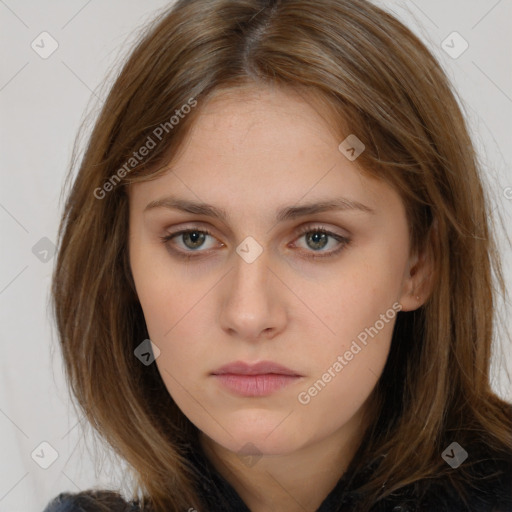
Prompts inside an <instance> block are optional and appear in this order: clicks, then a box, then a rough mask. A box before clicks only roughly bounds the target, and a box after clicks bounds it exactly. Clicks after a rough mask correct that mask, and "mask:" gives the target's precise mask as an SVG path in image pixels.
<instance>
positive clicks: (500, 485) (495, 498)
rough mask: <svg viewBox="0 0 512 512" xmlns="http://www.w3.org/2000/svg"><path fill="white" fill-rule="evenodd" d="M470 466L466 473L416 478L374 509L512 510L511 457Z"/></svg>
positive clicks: (406, 511)
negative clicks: (421, 479)
mask: <svg viewBox="0 0 512 512" xmlns="http://www.w3.org/2000/svg"><path fill="white" fill-rule="evenodd" d="M468 466H469V468H468V469H467V470H466V471H465V474H464V476H463V475H462V474H461V475H458V476H457V475H456V474H452V475H445V476H443V477H440V478H436V479H428V480H423V481H419V482H416V483H415V484H413V485H410V486H408V487H406V488H405V489H403V490H402V491H403V492H402V493H400V492H399V493H397V495H395V497H393V496H390V497H389V498H388V499H387V500H384V503H381V506H380V507H379V506H377V507H375V512H381V511H384V510H385V511H386V512H387V511H388V510H389V511H391V510H392V511H393V512H418V511H421V512H434V511H435V512H467V511H469V510H471V511H472V512H512V457H511V458H510V459H504V458H502V459H491V458H484V459H480V460H477V461H475V463H474V464H472V465H468ZM468 477H469V478H468ZM391 505H393V506H391Z"/></svg>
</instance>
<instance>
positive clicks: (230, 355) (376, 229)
mask: <svg viewBox="0 0 512 512" xmlns="http://www.w3.org/2000/svg"><path fill="white" fill-rule="evenodd" d="M198 108H201V114H200V116H199V117H198V119H197V120H196V122H195V124H194V126H193V129H192V131H191V133H190V135H189V138H188V139H187V141H186V144H185V145H184V147H183V148H182V151H180V153H179V154H178V156H177V158H176V159H175V161H174V162H172V163H171V165H170V172H169V173H166V174H165V175H163V176H161V177H159V178H157V179H155V180H153V181H148V182H144V183H138V184H135V185H133V186H132V187H131V189H130V191H129V196H130V227H129V251H130V262H131V268H132V272H133V276H134V281H135V285H136V289H137V293H138V296H139V300H140V302H141V305H142V309H143V311H144V316H145V319H146V323H147V326H148V332H149V335H150V338H151V340H152V341H153V343H154V344H155V345H156V346H158V348H159V349H160V351H161V353H160V355H159V357H158V358H157V359H156V364H157V366H158V369H159V371H160V374H161V376H162V379H163V381H164V383H165V385H166V387H167V389H168V390H169V393H170V394H171V396H172V397H173V399H174V400H175V401H176V403H177V404H178V406H179V407H180V408H181V410H182V411H183V412H184V414H185V415H186V416H187V417H188V418H189V419H190V420H191V421H192V422H193V423H194V424H195V425H196V426H197V427H198V428H199V429H200V430H201V432H202V434H201V442H202V445H203V447H204V449H205V451H206V453H207V454H208V456H209V457H210V459H211V460H212V462H213V463H214V465H215V466H216V467H217V468H218V470H219V471H220V472H221V473H222V474H223V475H224V476H225V477H226V478H227V480H228V481H230V483H231V484H232V485H233V486H234V487H235V489H236V490H237V492H238V493H239V494H240V496H241V497H242V499H243V500H244V501H245V502H246V503H247V505H248V506H249V507H250V508H251V510H253V511H260V510H261V511H263V510H287V511H292V512H293V511H294V510H304V509H306V510H315V509H316V508H317V507H318V506H319V505H320V503H321V501H322V500H323V498H324V497H325V496H326V495H327V494H328V493H329V491H330V490H331V489H332V488H333V487H334V485H335V484H336V482H337V480H338V479H339V478H340V477H341V475H342V474H343V472H344V470H345V468H346V467H347V465H348V463H349V461H350V459H351V458H352V456H353V455H354V453H355V450H356V448H357V445H358V442H359V439H360V435H361V434H362V430H363V428H364V426H365V425H366V423H365V420H364V419H363V413H364V412H365V408H366V404H367V400H368V397H369V395H370V393H371V391H372V390H373V388H374V386H375V384H376V382H377V380H378V378H379V376H380V374H381V372H382V370H383V367H384V364H385V362H386V358H387V355H388V352H389V348H390V342H391V335H392V330H393V325H394V322H395V320H394V319H393V320H391V321H388V322H387V323H385V325H384V327H383V328H382V329H380V330H379V332H378V335H376V336H374V337H373V338H369V339H368V343H367V345H366V346H362V349H361V350H360V351H359V352H358V353H357V354H356V355H354V356H353V358H352V359H351V360H350V361H347V364H346V366H344V367H343V369H342V371H340V372H338V373H336V372H335V375H336V376H335V377H333V378H331V379H330V381H329V382H328V383H327V384H326V385H325V387H324V388H323V389H322V390H321V391H320V392H318V393H317V394H316V395H315V396H313V397H311V399H310V401H309V402H308V403H307V404H303V403H300V402H299V400H298V395H299V393H301V392H303V391H305V390H306V391H307V390H308V389H309V388H310V387H311V386H312V384H313V383H314V382H315V381H317V380H318V379H320V378H322V375H323V374H325V373H326V372H327V370H328V369H329V368H332V367H333V364H334V363H335V361H337V358H338V356H340V355H341V356H343V354H345V352H346V351H347V350H349V348H350V346H351V343H352V342H353V340H355V339H357V336H358V335H359V334H360V333H361V332H362V331H364V330H365V328H369V327H371V326H374V325H375V324H376V321H377V320H379V319H380V318H381V315H382V314H385V313H386V312H387V311H388V310H390V308H391V309H392V306H393V304H396V303H400V305H401V308H402V310H404V311H408V310H412V309H416V308H417V307H419V306H420V305H421V303H422V301H423V300H424V297H425V294H424V291H425V290H424V289H421V286H420V283H421V282H422V281H424V277H425V275H426V273H427V269H426V264H425V263H424V261H423V259H422V258H421V257H420V255H416V254H411V251H410V244H409V234H408V224H407V219H406V215H405V209H404V206H403V203H402V200H401V198H400V197H399V195H398V194H397V192H396V191H394V190H393V189H392V188H391V187H390V186H388V185H387V184H385V183H384V182H381V181H377V180H374V179H370V178H368V177H366V176H365V175H363V174H362V173H361V171H360V170H358V167H357V165H356V164H357V161H356V162H351V161H349V160H348V159H347V158H346V157H345V156H344V155H343V154H342V153H341V152H340V151H339V150H338V145H339V144H340V142H341V139H339V137H336V136H335V135H334V133H333V131H332V130H331V129H330V127H329V126H328V125H327V124H326V121H325V119H326V118H327V115H326V113H322V112H320V111H318V110H316V109H315V108H313V106H312V105H311V104H310V103H309V102H307V101H305V100H304V98H302V97H301V96H298V95H297V94H295V93H292V92H291V91H288V90H282V89H270V88H262V87H256V86H255V87H249V88H245V89H239V90H236V91H231V92H230V93H229V94H219V95H216V96H215V97H213V99H211V100H210V101H209V102H207V103H206V104H199V106H198ZM170 195H173V196H176V197H179V198H182V199H187V200H191V201H199V202H206V203H210V204H213V205H215V206H217V207H218V208H223V209H224V210H225V211H226V214H227V221H226V222H224V221H221V220H220V219H215V218H212V217H208V216H205V215H199V214H191V213H184V212H180V211H178V210H174V209H169V208H165V207H155V208H150V209H148V210H146V211H144V210H145V208H146V206H147V205H148V204H149V203H151V202H152V201H157V200H161V199H163V198H165V197H168V196H170ZM338 197H344V198H347V199H350V200H351V201H357V202H359V203H362V204H363V205H365V206H367V207H368V208H371V209H372V210H373V213H369V212H366V211H361V210H346V211H329V212H324V213H317V214H310V215H307V216H304V217H300V218H296V219H290V220H286V221H283V222H279V223H277V222H276V221H275V218H274V216H275V212H276V211H277V210H278V209H280V208H284V207H287V206H298V205H302V204H305V203H310V202H319V201H324V200H328V199H334V198H338ZM303 226H307V227H308V228H310V230H309V232H310V233H311V234H310V235H307V234H300V233H299V232H298V228H300V227H303ZM319 227H324V228H325V229H327V230H328V231H332V232H333V233H335V234H336V235H339V236H341V237H346V238H348V239H349V240H350V241H349V243H348V244H346V245H344V246H343V245H342V244H340V242H337V241H336V239H334V238H333V237H329V238H327V239H324V240H322V239H319V240H318V239H316V240H315V239H314V238H311V237H312V236H313V235H314V234H315V231H314V230H315V229H318V228H319ZM180 229H192V230H193V229H196V230H204V229H208V230H209V231H210V232H211V233H212V235H206V237H205V239H204V241H203V245H201V241H199V242H197V240H195V241H193V240H190V239H187V238H186V237H183V236H182V235H178V236H177V237H175V238H174V239H172V240H171V241H168V242H167V243H166V244H165V243H163V242H162V240H161V238H160V237H164V236H166V235H168V234H171V233H173V232H177V231H179V230H180ZM249 236H250V237H252V238H253V239H254V240H255V241H257V243H258V244H259V246H260V247H261V248H262V249H263V252H262V253H261V254H260V255H259V256H258V257H257V258H256V259H255V260H254V261H253V262H252V263H247V262H246V261H245V260H244V259H243V258H242V257H241V256H239V254H238V253H237V252H236V248H237V247H238V246H239V245H240V244H241V243H242V241H244V240H245V239H246V237H249ZM194 247H198V248H197V249H195V250H194ZM339 247H342V249H341V251H340V252H338V253H337V254H333V255H332V256H330V257H329V256H328V257H324V258H320V257H319V258H317V259H312V258H308V255H309V256H311V255H315V254H327V253H329V252H331V251H335V250H336V249H338V248H339ZM172 248H174V249H175V250H176V251H179V250H180V249H181V251H183V252H187V251H188V253H187V254H189V255H190V254H191V255H192V258H191V259H190V260H185V259H182V258H179V257H178V256H176V255H175V254H174V253H173V252H172ZM422 286H423V285H422ZM418 295H420V300H418V299H417V296H418ZM360 345H361V344H360ZM237 360H242V361H246V362H251V363H253V362H257V361H261V360H270V361H274V362H277V363H280V364H282V365H284V366H287V367H288V368H290V369H293V370H295V371H296V372H297V373H299V374H300V375H301V376H302V377H301V379H299V380H298V381H296V382H294V383H292V384H291V385H289V386H287V387H285V388H284V389H282V390H279V391H276V392H275V393H273V394H272V395H270V396H266V397H240V396H237V395H235V394H233V393H232V392H230V391H228V390H227V389H225V388H224V387H223V386H222V384H221V383H219V382H218V379H217V378H216V377H214V376H212V375H211V372H213V371H214V370H216V369H217V368H219V367H220V366H222V365H224V364H226V363H229V362H232V361H237ZM251 455H252V458H251V457H250V456H251ZM246 456H249V457H246Z"/></svg>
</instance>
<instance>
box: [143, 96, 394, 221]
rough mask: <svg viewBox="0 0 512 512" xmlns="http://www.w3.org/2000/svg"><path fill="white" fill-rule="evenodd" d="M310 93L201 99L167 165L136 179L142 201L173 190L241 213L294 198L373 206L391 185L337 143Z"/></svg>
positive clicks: (270, 207) (269, 208)
mask: <svg viewBox="0 0 512 512" xmlns="http://www.w3.org/2000/svg"><path fill="white" fill-rule="evenodd" d="M308 100H309V98H304V96H303V95H301V94H300V93H297V92H295V91H293V90H287V89H282V88H258V87H245V88H241V89H231V90H227V91H226V90H224V91H220V92H217V93H215V94H214V95H213V96H212V97H210V98H209V99H208V101H207V102H206V103H205V104H203V105H199V106H198V107H199V110H198V112H197V117H196V118H195V119H194V124H193V125H192V127H191V130H190V132H189V133H188V136H187V138H186V140H185V141H184V143H183V147H182V148H181V149H180V151H179V152H178V154H177V156H176V157H175V158H174V159H173V160H172V161H171V163H170V164H169V166H168V170H169V172H168V173H166V174H165V175H163V176H161V177H160V178H158V179H156V180H151V181H148V182H143V183H139V184H136V185H134V199H136V200H137V202H138V203H140V204H139V208H140V207H141V206H143V207H144V208H145V207H146V206H147V204H149V203H151V202H153V203H154V202H156V201H161V200H162V199H164V198H165V196H167V195H172V196H174V197H176V196H177V197H181V198H183V199H186V200H190V201H195V202H203V203H208V204H210V205H213V206H219V209H222V210H223V211H224V212H227V213H230V212H237V213H238V214H239V215H244V214H247V215H248V216H250V215H256V214H259V215H261V210H267V213H268V216H269V218H270V217H273V218H274V217H275V212H277V211H278V210H279V209H281V210H282V209H283V208H284V207H287V206H290V205H296V206H297V205H299V204H301V203H311V202H314V201H325V200H330V199H336V198H340V197H343V198H344V199H347V200H348V201H352V202H353V203H360V204H365V205H366V206H368V208H370V209H373V208H374V206H377V205H378V202H379V199H381V200H382V199H385V200H386V198H385V194H384V195H383V187H384V188H386V187H387V186H386V185H385V184H384V183H383V182H380V181H376V180H374V179H370V178H368V177H366V176H363V174H362V173H361V171H360V169H359V168H358V166H357V165H356V163H354V162H351V161H349V160H348V159H347V158H346V157H345V156H344V155H343V154H342V153H341V152H340V151H339V149H338V146H339V144H340V142H341V141H340V137H339V136H338V135H336V133H335V132H334V130H333V128H332V124H331V123H329V122H328V121H326V116H327V113H326V111H325V109H321V108H319V104H318V103H317V102H315V101H308ZM387 188H389V187H387ZM388 192H389V191H388ZM387 199H389V198H387ZM143 201H145V204H144V205H142V202H143ZM372 205H373V206H372Z"/></svg>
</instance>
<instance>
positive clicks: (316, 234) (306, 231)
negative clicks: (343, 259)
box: [299, 226, 350, 259]
mask: <svg viewBox="0 0 512 512" xmlns="http://www.w3.org/2000/svg"><path fill="white" fill-rule="evenodd" d="M299 235H306V237H305V240H306V244H307V246H308V247H309V248H311V249H313V251H307V252H310V253H311V252H312V254H307V255H306V257H307V258H313V259H314V258H328V257H330V256H335V255H337V254H338V253H339V252H341V251H342V250H343V249H344V248H345V247H346V246H347V245H348V244H349V243H350V239H349V238H348V237H346V236H342V235H338V234H336V233H333V232H332V231H329V230H328V229H326V228H324V227H323V226H315V227H312V226H305V227H303V228H301V229H300V230H299ZM300 238H302V236H301V237H300ZM329 239H331V240H334V242H335V243H334V245H335V247H337V248H335V249H331V250H328V251H324V250H323V249H324V248H325V247H327V246H328V245H329ZM315 253H317V254H315Z"/></svg>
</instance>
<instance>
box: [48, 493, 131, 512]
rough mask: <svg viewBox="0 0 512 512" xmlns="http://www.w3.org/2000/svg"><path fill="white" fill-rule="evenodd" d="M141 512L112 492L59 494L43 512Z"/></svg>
mask: <svg viewBox="0 0 512 512" xmlns="http://www.w3.org/2000/svg"><path fill="white" fill-rule="evenodd" d="M103 511H104V512H141V508H140V507H139V504H138V503H137V502H133V501H131V502H127V501H125V500H124V499H123V498H122V496H121V495H120V494H118V493H116V492H113V491H82V492H79V493H74V494H72V493H67V492H66V493H61V494H59V495H58V496H57V497H56V498H54V499H53V500H52V501H50V503H48V505H46V508H45V509H44V510H43V512H103Z"/></svg>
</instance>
